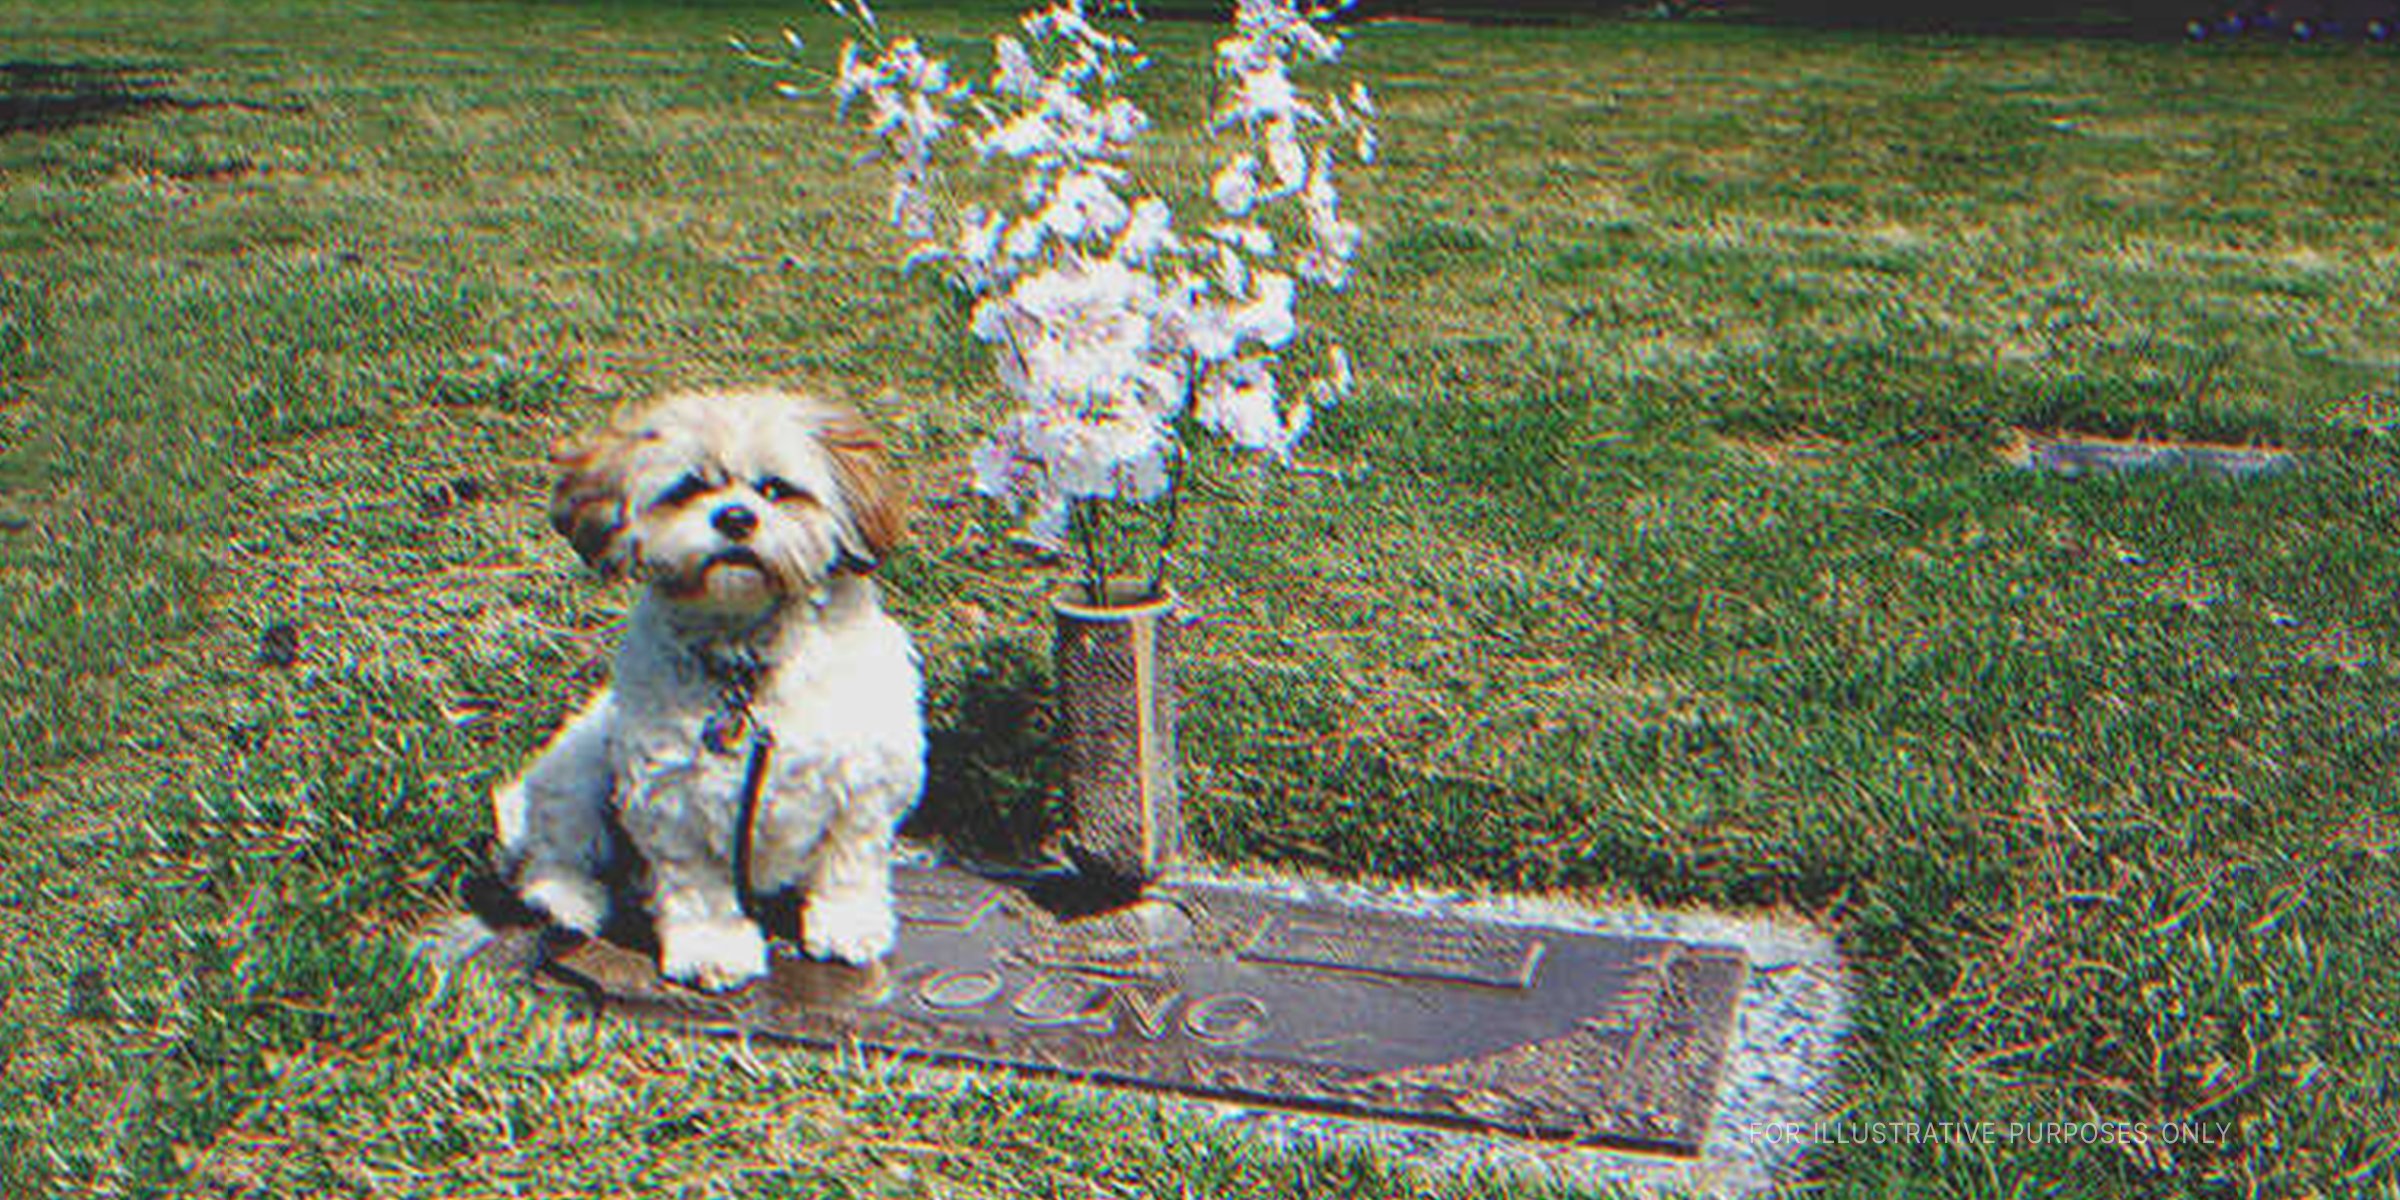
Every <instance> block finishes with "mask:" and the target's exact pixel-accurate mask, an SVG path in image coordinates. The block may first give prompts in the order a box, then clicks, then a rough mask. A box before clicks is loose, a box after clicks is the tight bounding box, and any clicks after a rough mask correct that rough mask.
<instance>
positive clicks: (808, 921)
mask: <svg viewBox="0 0 2400 1200" xmlns="http://www.w3.org/2000/svg"><path fill="white" fill-rule="evenodd" d="M899 924H900V923H899V921H898V920H897V919H895V918H894V917H893V916H892V905H891V901H890V900H888V899H886V898H885V897H882V896H878V895H864V896H858V895H852V896H819V897H815V898H812V899H811V900H810V901H809V902H808V912H807V913H806V914H805V915H803V916H802V917H801V918H800V945H801V947H802V948H803V949H806V950H807V951H808V956H809V957H810V958H822V959H840V960H841V961H843V962H846V963H850V964H852V965H854V966H861V967H863V966H866V965H867V964H868V963H871V962H874V961H875V960H876V959H879V958H882V957H883V956H884V955H886V954H889V953H891V952H892V943H893V942H894V941H895V940H897V939H898V937H899V932H900V929H899Z"/></svg>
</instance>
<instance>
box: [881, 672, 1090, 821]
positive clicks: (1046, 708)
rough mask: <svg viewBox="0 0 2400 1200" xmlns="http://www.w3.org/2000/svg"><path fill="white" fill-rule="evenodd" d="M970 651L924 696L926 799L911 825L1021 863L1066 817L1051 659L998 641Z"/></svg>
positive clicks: (920, 804) (933, 683)
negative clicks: (1059, 801)
mask: <svg viewBox="0 0 2400 1200" xmlns="http://www.w3.org/2000/svg"><path fill="white" fill-rule="evenodd" d="M966 653H967V661H966V663H965V665H964V669H963V670H961V671H960V672H959V674H958V675H957V676H956V677H955V678H951V679H947V680H935V681H933V682H932V687H931V688H930V689H929V691H930V694H929V695H928V696H927V697H926V722H925V724H926V753H925V798H924V800H923V801H921V802H920V803H919V804H918V805H917V811H916V815H915V816H913V817H911V818H910V819H909V822H908V826H907V832H908V833H909V835H910V836H913V837H922V838H931V839H937V840H939V841H941V842H943V843H945V844H946V845H948V846H949V847H950V848H951V849H952V850H953V851H955V852H956V853H959V854H961V855H965V856H967V857H970V858H976V859H983V860H987V861H994V862H1007V863H1018V862H1025V861H1028V860H1031V859H1033V858H1035V857H1037V856H1038V854H1039V852H1040V850H1041V847H1042V844H1043V843H1044V842H1045V841H1047V840H1048V839H1049V838H1050V837H1051V836H1052V835H1054V834H1056V833H1057V832H1058V831H1059V830H1060V829H1061V828H1062V827H1063V824H1064V814H1063V812H1062V811H1061V809H1060V808H1059V806H1058V804H1057V803H1056V801H1055V800H1054V799H1053V798H1054V797H1055V796H1056V795H1057V794H1058V787H1059V775H1058V752H1057V745H1056V743H1057V737H1056V734H1055V732H1054V731H1053V729H1052V726H1051V719H1050V694H1051V678H1050V658H1049V655H1048V654H1046V653H1044V652H1042V651H1041V650H1040V649H1038V648H1035V647H1029V646H1025V645H1021V644H1017V643H1012V642H1009V641H1006V640H1003V639H997V638H995V639H992V640H989V641H985V642H983V643H980V644H978V645H976V646H973V647H970V648H969V649H968V650H967V652H966Z"/></svg>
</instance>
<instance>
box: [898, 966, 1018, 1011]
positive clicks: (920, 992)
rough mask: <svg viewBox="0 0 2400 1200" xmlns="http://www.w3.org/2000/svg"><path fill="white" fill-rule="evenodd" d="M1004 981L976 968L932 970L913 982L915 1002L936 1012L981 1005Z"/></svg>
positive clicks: (989, 972)
mask: <svg viewBox="0 0 2400 1200" xmlns="http://www.w3.org/2000/svg"><path fill="white" fill-rule="evenodd" d="M1004 982H1005V981H1003V980H1002V979H1001V978H1000V973H999V972H998V971H986V970H983V969H982V968H980V967H960V968H958V969H956V970H950V971H936V972H934V973H933V974H932V975H929V976H926V978H925V982H923V983H920V984H918V985H917V1003H919V1004H922V1005H924V1006H925V1007H927V1008H930V1009H933V1010H934V1011H936V1012H957V1011H959V1010H961V1009H969V1008H981V1007H983V1006H984V1005H986V1004H989V1003H991V1002H992V998H993V997H994V996H997V995H999V994H1000V988H1001V985H1002V984H1003V983H1004Z"/></svg>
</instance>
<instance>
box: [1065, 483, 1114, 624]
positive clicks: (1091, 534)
mask: <svg viewBox="0 0 2400 1200" xmlns="http://www.w3.org/2000/svg"><path fill="white" fill-rule="evenodd" d="M1072 503H1073V504H1074V507H1073V508H1071V509H1069V510H1068V511H1069V512H1071V513H1072V514H1073V515H1074V519H1075V526H1076V529H1077V531H1078V532H1080V533H1081V534H1082V535H1083V577H1084V594H1085V595H1086V596H1089V597H1091V601H1092V607H1094V608H1106V607H1108V591H1107V587H1108V573H1107V571H1106V569H1105V568H1104V567H1103V566H1102V564H1101V562H1100V541H1099V535H1098V532H1097V530H1096V529H1095V526H1097V525H1098V524H1099V523H1100V514H1099V512H1098V511H1096V510H1095V508H1094V506H1095V505H1097V504H1098V503H1099V501H1097V500H1077V501H1073V502H1072Z"/></svg>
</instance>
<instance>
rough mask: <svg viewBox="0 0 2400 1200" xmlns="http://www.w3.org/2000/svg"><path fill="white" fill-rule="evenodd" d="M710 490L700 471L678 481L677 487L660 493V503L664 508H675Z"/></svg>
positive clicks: (676, 482)
mask: <svg viewBox="0 0 2400 1200" xmlns="http://www.w3.org/2000/svg"><path fill="white" fill-rule="evenodd" d="M708 489H709V482H708V480H707V479H705V478H703V477H702V476H701V474H700V473H699V472H698V471H694V472H692V473H691V474H689V475H686V476H684V477H683V478H681V479H678V480H676V481H675V486H673V487H671V488H668V489H667V490H666V491H664V492H661V493H659V495H658V503H659V504H660V505H661V506H662V507H673V506H675V505H678V504H682V503H685V502H686V501H689V500H691V499H692V498H693V497H695V496H698V495H700V494H701V493H703V492H706V491H707V490H708Z"/></svg>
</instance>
